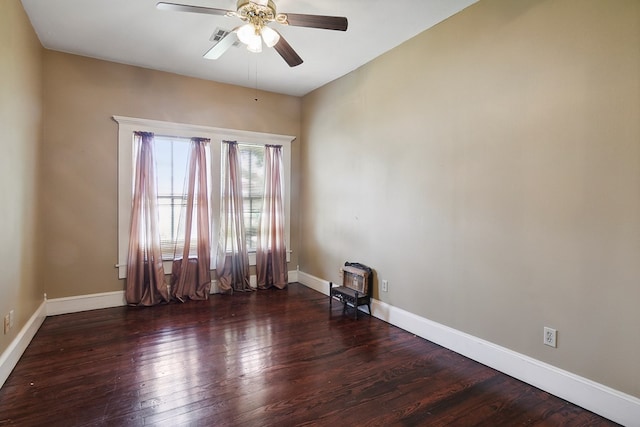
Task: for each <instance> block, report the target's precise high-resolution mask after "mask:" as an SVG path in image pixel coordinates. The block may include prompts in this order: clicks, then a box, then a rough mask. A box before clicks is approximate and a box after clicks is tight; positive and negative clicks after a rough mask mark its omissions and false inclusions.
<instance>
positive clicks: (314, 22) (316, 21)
mask: <svg viewBox="0 0 640 427" xmlns="http://www.w3.org/2000/svg"><path fill="white" fill-rule="evenodd" d="M282 15H284V16H285V17H286V21H285V22H283V23H284V24H289V25H293V26H295V27H310V28H322V29H324V30H337V31H347V27H348V26H349V21H348V20H347V18H345V17H344V16H323V15H305V14H301V13H283V14H282Z"/></svg>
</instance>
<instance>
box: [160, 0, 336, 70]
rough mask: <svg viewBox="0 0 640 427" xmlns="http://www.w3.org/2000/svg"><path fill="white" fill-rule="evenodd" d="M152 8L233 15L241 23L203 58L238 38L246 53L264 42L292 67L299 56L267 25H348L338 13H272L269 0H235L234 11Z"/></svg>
mask: <svg viewBox="0 0 640 427" xmlns="http://www.w3.org/2000/svg"><path fill="white" fill-rule="evenodd" d="M156 7H157V8H158V9H160V10H170V11H177V12H192V13H203V14H208V15H222V16H228V17H237V18H240V19H241V20H243V21H244V22H245V24H244V25H241V26H239V27H236V28H234V29H233V30H232V31H231V32H229V33H228V34H227V35H226V36H224V37H223V38H222V39H220V41H218V43H217V44H215V45H214V46H213V47H212V48H211V49H209V51H207V53H205V54H204V57H205V58H207V59H218V58H220V56H221V55H222V54H223V53H225V52H226V51H227V49H229V48H230V47H231V46H233V44H234V43H236V41H238V40H240V41H241V42H242V43H244V44H246V45H247V50H249V51H250V52H261V51H262V42H263V41H264V44H265V45H267V46H268V47H273V48H274V49H275V50H276V51H277V52H278V53H279V54H280V56H281V57H282V58H283V59H284V60H285V61H286V62H287V64H289V66H290V67H295V66H297V65H300V64H302V62H303V61H302V58H300V56H299V55H298V54H297V53H296V51H295V50H293V48H292V47H291V45H290V44H289V43H288V42H287V41H286V40H285V39H284V37H282V35H281V34H280V33H279V32H278V31H277V30H275V29H273V28H271V27H270V26H269V25H268V24H270V23H271V22H277V23H278V24H282V25H293V26H296V27H309V28H320V29H325V30H337V31H347V26H348V21H347V18H345V17H342V16H323V15H306V14H300V13H276V5H275V3H274V2H273V1H272V0H238V3H237V6H236V10H235V11H233V10H224V9H214V8H211V7H202V6H190V5H186V4H178V3H167V2H159V3H158V4H157V5H156Z"/></svg>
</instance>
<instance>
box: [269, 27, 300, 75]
mask: <svg viewBox="0 0 640 427" xmlns="http://www.w3.org/2000/svg"><path fill="white" fill-rule="evenodd" d="M278 34H280V33H278ZM273 48H274V49H275V50H276V52H278V53H279V54H280V56H282V59H284V60H285V61H286V62H287V64H289V67H297V66H298V65H300V64H302V62H303V61H302V58H300V56H299V55H298V54H297V53H296V51H295V50H293V48H292V47H291V45H290V44H289V42H288V41H286V40H285V39H284V37H282V34H280V40H278V43H276V44H275V46H273Z"/></svg>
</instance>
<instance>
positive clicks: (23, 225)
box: [0, 0, 44, 354]
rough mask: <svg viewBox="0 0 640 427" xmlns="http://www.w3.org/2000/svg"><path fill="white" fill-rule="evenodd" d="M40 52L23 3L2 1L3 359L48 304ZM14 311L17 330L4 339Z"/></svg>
mask: <svg viewBox="0 0 640 427" xmlns="http://www.w3.org/2000/svg"><path fill="white" fill-rule="evenodd" d="M41 51H42V47H41V46H40V42H39V41H38V38H37V37H36V35H35V33H34V31H33V29H32V28H31V24H30V23H29V19H28V18H27V15H26V14H25V13H24V10H23V9H22V4H21V3H20V1H19V0H2V1H0V129H2V137H1V138H0V152H1V153H2V155H0V200H1V202H0V203H1V204H2V208H1V209H0V241H1V242H2V246H1V247H0V315H1V317H0V354H1V353H2V352H3V351H4V350H5V349H6V348H7V347H8V345H9V344H10V342H11V341H12V340H13V339H14V338H15V337H16V334H17V333H18V332H19V331H20V329H21V328H22V327H23V326H24V324H25V323H26V321H27V320H28V319H29V318H30V317H31V315H32V314H33V313H34V312H35V310H36V309H37V307H38V306H39V305H40V303H42V301H43V293H44V289H43V287H42V284H41V283H38V282H36V278H35V257H36V239H37V233H36V214H35V212H36V208H37V197H36V192H37V176H38V172H37V171H38V167H37V165H38V147H39V145H40V136H41V121H40V117H41V105H42V93H41V75H42V61H41ZM9 310H14V312H15V321H14V327H13V329H12V330H11V331H10V332H9V333H8V334H7V335H4V334H3V333H2V332H3V328H2V322H1V321H2V318H3V317H4V316H5V315H6V314H8V313H9Z"/></svg>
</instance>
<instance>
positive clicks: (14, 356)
mask: <svg viewBox="0 0 640 427" xmlns="http://www.w3.org/2000/svg"><path fill="white" fill-rule="evenodd" d="M46 312H47V303H46V301H43V302H42V304H40V306H39V307H38V309H37V310H36V311H35V313H33V315H32V316H31V317H30V318H29V320H28V321H27V323H26V324H25V325H24V326H23V327H22V329H21V330H20V332H18V335H16V337H15V339H14V340H13V341H12V342H11V344H9V347H7V349H6V350H5V351H3V352H2V355H0V388H2V386H3V385H4V382H5V381H6V380H7V378H9V374H11V371H13V368H15V366H16V364H17V363H18V360H20V357H21V356H22V353H24V351H25V350H26V349H27V346H29V343H30V342H31V340H32V339H33V337H34V336H35V335H36V332H38V329H40V326H41V325H42V322H44V319H45V318H46V317H47V316H46V315H47V313H46Z"/></svg>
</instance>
